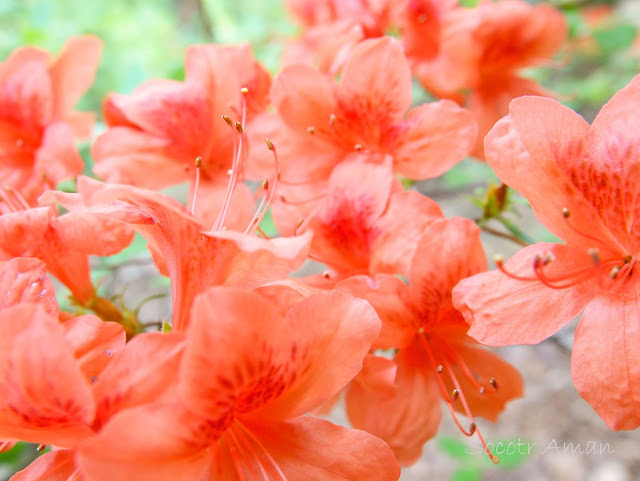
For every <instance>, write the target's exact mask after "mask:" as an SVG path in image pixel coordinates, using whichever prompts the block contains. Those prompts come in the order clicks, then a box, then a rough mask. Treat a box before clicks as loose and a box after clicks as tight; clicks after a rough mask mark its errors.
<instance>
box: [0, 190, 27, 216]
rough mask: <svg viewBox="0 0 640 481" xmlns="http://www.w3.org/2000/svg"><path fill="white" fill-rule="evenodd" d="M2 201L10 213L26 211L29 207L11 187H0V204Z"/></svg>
mask: <svg viewBox="0 0 640 481" xmlns="http://www.w3.org/2000/svg"><path fill="white" fill-rule="evenodd" d="M2 201H4V203H5V204H7V206H9V209H10V211H11V212H19V211H21V210H28V209H30V208H31V207H30V206H29V204H28V203H27V201H26V200H24V198H23V197H22V196H21V195H20V194H19V193H18V192H16V191H15V190H14V189H13V188H11V187H0V202H2Z"/></svg>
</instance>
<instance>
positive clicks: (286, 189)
mask: <svg viewBox="0 0 640 481" xmlns="http://www.w3.org/2000/svg"><path fill="white" fill-rule="evenodd" d="M271 99H272V101H273V104H274V106H275V108H276V110H277V113H278V116H276V117H274V118H273V119H272V124H271V126H270V127H271V131H272V133H273V136H272V138H273V139H275V141H276V144H277V145H278V147H279V153H280V161H281V177H282V179H281V183H280V189H281V190H280V191H279V193H280V194H282V195H281V196H280V200H281V202H277V200H278V198H276V202H275V203H274V210H275V209H277V208H279V203H285V204H287V203H293V204H302V203H308V202H311V203H312V202H313V201H314V199H316V197H317V193H318V191H320V195H321V194H322V192H321V191H322V190H323V189H325V190H326V182H327V180H328V178H329V176H330V174H331V170H332V169H333V168H334V167H335V166H336V165H338V164H339V163H340V162H342V161H344V160H345V159H347V158H348V157H349V156H351V155H353V154H356V153H360V154H362V155H366V156H369V159H368V160H369V161H370V162H372V163H379V162H382V161H383V159H385V158H386V155H389V156H390V157H391V159H392V163H393V172H394V173H398V174H400V175H404V176H405V177H409V178H411V179H426V178H430V177H436V176H438V175H440V174H442V173H443V172H445V171H447V170H448V169H449V168H451V167H452V166H453V165H454V164H455V163H457V162H458V161H460V160H461V159H462V158H463V157H464V156H465V155H466V154H467V153H468V152H469V150H470V148H471V146H472V145H473V142H474V141H475V132H476V126H475V124H474V122H473V120H472V118H471V114H470V113H469V112H467V111H465V110H464V109H461V108H459V107H458V106H457V105H456V104H455V103H454V102H451V101H440V102H435V103H431V104H423V105H420V106H418V107H415V108H413V109H411V110H409V107H410V106H411V71H410V69H409V64H408V62H407V60H406V59H405V57H404V55H403V53H402V46H401V45H400V43H399V42H398V41H397V40H395V39H392V38H390V37H384V38H380V39H371V40H366V41H364V42H361V43H360V44H358V45H357V46H356V47H355V48H354V49H353V50H352V51H351V53H350V57H349V59H348V60H347V62H346V65H345V66H344V68H343V70H342V73H341V76H340V82H339V83H336V82H335V81H334V79H333V78H331V77H330V76H328V75H325V74H322V73H320V72H318V71H316V70H314V69H312V68H310V67H306V66H291V67H287V68H285V69H283V70H282V72H280V74H279V75H278V76H277V77H276V78H275V80H274V83H273V87H272V89H271ZM407 111H408V112H407ZM252 158H253V157H252ZM254 160H256V159H254ZM269 162H270V161H269ZM268 165H271V164H270V163H269V164H268ZM264 170H266V169H262V172H264ZM283 197H284V199H283ZM296 221H297V219H292V222H293V223H295V222H296ZM278 227H281V226H278ZM285 227H287V226H282V229H283V230H284V231H285V232H287V231H289V229H290V228H291V227H290V226H288V227H289V229H286V228H285Z"/></svg>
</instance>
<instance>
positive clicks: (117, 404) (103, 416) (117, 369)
mask: <svg viewBox="0 0 640 481" xmlns="http://www.w3.org/2000/svg"><path fill="white" fill-rule="evenodd" d="M184 347H185V339H184V336H183V335H181V334H180V333H175V332H174V333H171V334H161V333H145V334H140V335H138V336H136V337H134V338H133V339H132V340H131V341H130V342H129V343H127V345H126V346H125V347H124V349H121V350H120V351H110V352H107V351H104V352H103V355H104V356H105V357H113V360H112V361H111V362H109V364H108V365H107V367H106V368H105V369H104V370H103V371H102V373H101V374H100V375H99V377H98V379H97V380H96V382H95V384H94V385H93V394H94V397H95V399H96V405H97V407H96V419H95V423H94V425H95V426H98V427H99V426H101V425H102V424H104V423H105V422H106V421H107V420H108V419H109V418H110V417H111V416H113V415H114V414H116V413H117V412H119V411H123V410H125V409H128V408H133V407H136V406H140V405H143V404H148V403H151V402H154V401H161V400H162V399H164V398H165V397H166V398H169V399H171V400H173V399H175V396H176V389H175V387H176V385H177V382H178V381H177V378H178V370H179V367H180V360H181V359H182V354H183V352H184Z"/></svg>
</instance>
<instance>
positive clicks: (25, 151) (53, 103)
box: [0, 36, 102, 205]
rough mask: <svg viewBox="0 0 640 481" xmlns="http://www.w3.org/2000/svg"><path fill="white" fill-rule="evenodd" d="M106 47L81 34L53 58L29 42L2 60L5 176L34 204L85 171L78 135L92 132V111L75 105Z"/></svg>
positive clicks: (0, 171) (1, 168)
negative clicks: (38, 198) (31, 45)
mask: <svg viewBox="0 0 640 481" xmlns="http://www.w3.org/2000/svg"><path fill="white" fill-rule="evenodd" d="M101 49H102V42H101V41H100V40H99V39H98V38H96V37H91V36H84V37H76V38H73V39H71V40H69V41H68V42H67V43H66V44H65V46H64V48H63V50H62V52H61V53H60V55H59V56H58V57H57V58H56V59H55V60H53V61H52V60H51V58H50V55H49V54H48V53H47V52H45V51H43V50H40V49H37V48H33V47H24V48H20V49H18V50H15V51H14V52H13V53H12V54H11V55H10V56H9V57H8V58H7V59H6V60H5V61H4V62H3V63H2V64H0V178H1V179H2V183H3V187H4V186H10V187H12V188H14V189H16V190H17V191H18V192H20V193H21V194H22V196H23V197H24V198H25V199H26V200H27V201H28V202H29V204H30V205H33V204H34V203H35V200H36V198H37V197H38V195H40V194H41V193H42V192H43V191H45V190H47V189H50V188H54V187H55V185H56V184H57V183H58V182H60V181H61V180H65V179H69V178H72V177H74V176H76V175H78V174H80V173H81V172H82V169H83V162H82V158H81V157H80V155H79V154H78V152H77V150H76V148H75V146H74V143H73V137H74V135H75V136H81V137H87V136H88V135H89V133H90V132H91V127H92V125H93V114H90V113H85V112H75V111H73V110H72V108H73V106H74V104H75V103H76V102H77V101H78V99H79V98H80V97H81V96H82V94H83V93H84V92H85V91H86V90H87V89H88V88H89V86H90V85H91V84H92V83H93V79H94V76H95V72H96V69H97V68H98V63H99V61H100V51H101Z"/></svg>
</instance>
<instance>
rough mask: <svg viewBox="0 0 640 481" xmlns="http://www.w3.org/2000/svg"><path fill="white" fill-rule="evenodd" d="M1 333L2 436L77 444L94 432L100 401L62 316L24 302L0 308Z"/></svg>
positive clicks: (59, 443) (0, 419)
mask: <svg viewBox="0 0 640 481" xmlns="http://www.w3.org/2000/svg"><path fill="white" fill-rule="evenodd" d="M0 331H1V335H0V391H2V392H1V393H0V414H1V415H0V438H8V439H22V440H25V441H29V442H37V443H46V444H49V443H51V444H55V445H57V446H63V447H71V446H73V445H75V444H77V443H78V441H80V440H81V439H82V438H84V437H86V436H88V435H90V434H91V430H90V429H89V424H90V423H91V422H92V421H93V417H94V412H95V402H94V400H93V395H92V394H91V388H90V386H89V383H88V382H87V380H86V379H85V378H84V376H83V374H82V372H81V370H80V366H79V365H78V363H77V362H76V360H75V359H74V358H73V354H72V349H71V346H70V343H69V341H68V340H67V339H66V338H65V337H64V333H63V329H62V327H61V326H60V325H59V324H58V320H57V319H55V318H53V317H51V316H49V315H48V314H46V313H45V312H44V310H43V309H42V307H40V306H39V305H38V304H28V303H22V304H18V305H15V306H12V307H9V308H7V309H4V310H3V311H1V312H0ZM43 346H46V348H43Z"/></svg>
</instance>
